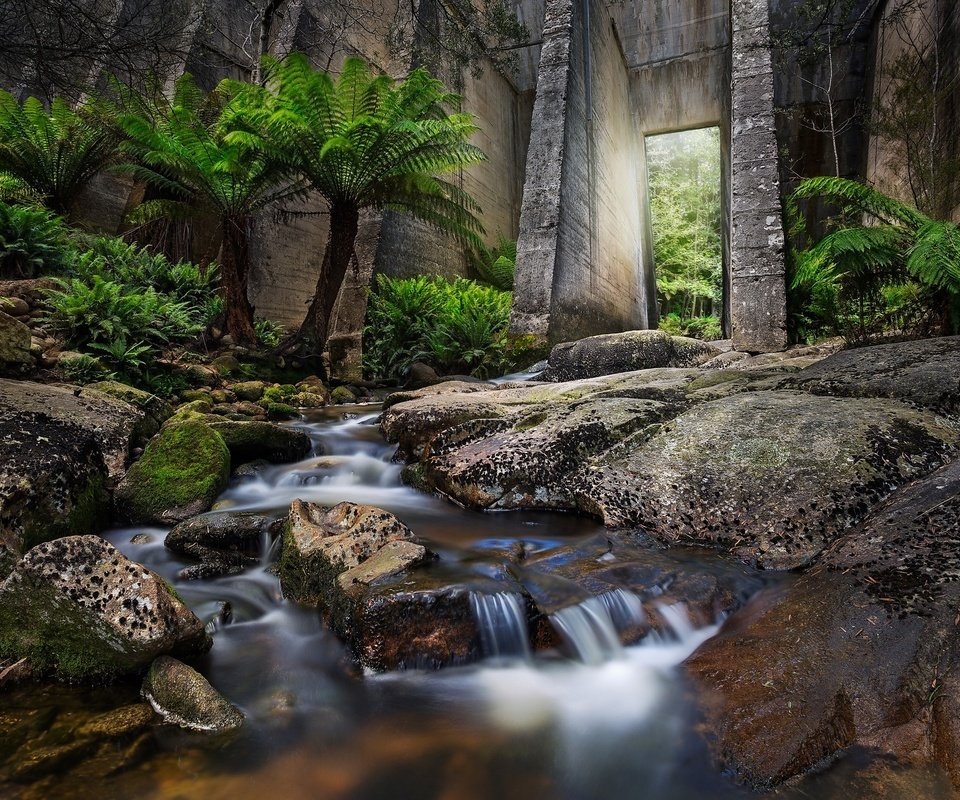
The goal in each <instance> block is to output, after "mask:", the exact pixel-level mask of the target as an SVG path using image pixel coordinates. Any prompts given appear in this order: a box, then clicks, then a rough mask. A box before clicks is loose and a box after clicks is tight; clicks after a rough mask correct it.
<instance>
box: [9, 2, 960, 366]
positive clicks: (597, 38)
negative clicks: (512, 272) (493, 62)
mask: <svg viewBox="0 0 960 800" xmlns="http://www.w3.org/2000/svg"><path fill="white" fill-rule="evenodd" d="M442 1H443V0H416V2H415V3H414V4H413V5H412V6H410V7H411V8H413V9H414V10H415V11H416V12H417V13H418V14H419V13H420V12H424V13H427V14H429V12H430V9H431V7H432V4H436V3H440V2H442ZM901 1H902V0H851V3H850V4H849V5H850V8H849V9H848V10H849V13H850V20H852V24H851V25H850V26H849V27H848V28H847V29H846V30H845V33H844V36H843V38H842V40H837V41H831V43H830V46H829V49H828V50H827V51H826V52H827V54H828V55H829V59H827V58H820V57H817V58H813V59H811V58H804V53H803V48H802V47H799V48H798V47H794V48H793V49H791V48H790V47H788V46H784V45H783V42H784V36H785V34H786V33H788V32H790V31H793V30H796V29H797V28H798V27H802V25H801V24H800V23H799V20H800V19H801V17H802V13H803V10H804V7H805V4H808V0H683V1H682V2H681V1H680V0H618V1H617V2H613V3H611V2H607V0H511V2H510V5H511V6H512V7H513V8H514V10H515V11H516V13H517V15H518V17H520V18H521V19H522V20H523V22H524V23H525V24H526V26H527V28H528V30H529V32H530V42H529V44H528V45H527V46H526V47H523V48H521V49H519V50H518V55H519V59H518V67H517V69H516V70H515V71H514V72H513V73H512V74H504V73H503V72H501V71H498V70H496V69H493V68H492V67H488V68H487V69H486V70H485V71H484V72H483V75H482V76H481V77H478V78H477V77H473V76H471V75H469V74H464V75H463V76H461V77H462V81H463V96H464V109H465V110H467V111H470V112H472V113H473V114H475V116H476V119H477V122H478V124H479V126H480V128H481V133H480V135H479V136H478V139H477V144H479V145H480V146H481V147H482V148H483V149H484V150H485V151H486V152H487V154H488V155H489V161H488V162H486V163H485V164H482V165H479V166H478V167H476V168H473V169H470V170H468V171H466V172H465V173H464V174H463V175H462V176H461V182H462V186H463V188H464V189H466V190H467V191H468V192H470V193H471V194H473V195H474V196H475V197H476V198H477V199H478V200H479V201H480V203H481V205H482V207H483V209H484V213H483V222H484V224H485V227H486V229H487V232H488V236H489V239H490V241H491V243H492V242H495V241H496V239H497V237H498V236H500V235H503V236H506V237H508V238H516V239H517V240H518V259H517V274H516V288H515V293H514V308H513V314H512V317H511V332H512V334H513V335H515V336H518V337H526V338H528V340H531V341H534V342H538V343H541V344H544V345H546V344H553V343H555V342H558V341H562V340H568V339H574V338H579V337H582V336H587V335H591V334H598V333H609V332H615V331H622V330H628V329H634V328H646V327H655V326H656V324H657V297H656V284H655V265H654V263H653V232H652V229H651V227H652V226H651V219H650V216H651V215H650V203H649V198H648V190H647V178H646V171H647V167H646V144H645V143H646V137H647V136H650V135H654V134H660V133H667V132H675V131H683V130H689V129H694V128H701V127H708V126H717V127H718V128H719V130H720V140H721V150H722V152H721V161H722V183H723V187H722V192H721V195H722V203H723V210H722V218H723V228H724V230H723V244H724V248H723V250H724V284H725V291H724V315H723V316H724V327H725V330H726V331H727V333H728V334H729V335H730V336H731V337H732V339H733V342H734V346H735V347H736V348H737V349H739V350H744V351H751V352H766V351H776V350H781V349H783V348H784V347H786V345H787V343H788V332H787V275H786V263H785V221H784V214H783V203H784V196H785V193H786V192H788V191H789V190H790V188H792V186H793V185H795V183H796V181H797V180H798V179H799V178H801V177H803V176H809V175H818V174H839V175H844V176H848V177H860V178H863V177H869V178H870V179H872V180H874V181H876V182H877V183H878V184H880V185H881V186H883V187H884V188H887V189H888V190H889V191H892V192H894V193H898V194H900V195H901V196H904V195H905V193H906V188H905V187H904V186H903V185H902V181H900V182H898V180H897V175H898V172H899V168H898V166H897V163H896V160H895V158H894V157H893V156H892V154H891V153H890V152H888V151H887V150H885V148H884V144H883V142H881V141H878V140H877V139H876V137H874V139H872V140H871V139H870V138H869V137H868V135H867V134H866V132H865V127H864V125H863V124H857V125H849V126H845V127H844V129H843V130H842V131H840V132H835V135H832V136H831V135H828V134H827V133H825V132H824V130H823V129H822V128H823V126H822V125H819V126H818V125H811V124H810V123H809V119H810V117H811V109H817V108H820V107H822V106H823V105H824V100H825V98H826V99H828V100H829V101H830V106H831V108H832V109H836V110H838V111H837V113H842V114H845V115H852V114H853V113H854V112H855V111H858V110H860V109H862V108H863V107H865V106H867V105H869V101H870V99H871V98H872V97H874V96H876V94H877V93H878V92H882V91H883V90H884V88H883V87H884V81H883V74H884V65H885V64H887V63H889V62H890V61H891V60H892V59H894V58H896V56H897V54H898V52H899V50H898V48H897V46H895V42H893V41H892V37H890V36H885V35H884V30H885V29H884V19H885V16H887V15H889V13H890V11H891V9H892V8H894V7H896V5H897V4H898V3H899V2H901ZM118 2H119V0H118ZM123 2H126V3H132V2H134V0H123ZM189 3H190V5H191V7H192V9H193V11H192V13H191V14H190V15H187V18H188V20H190V22H189V23H188V24H185V28H184V30H183V32H182V37H181V38H182V42H181V44H182V46H183V51H184V57H183V59H182V60H181V62H180V64H179V66H178V68H177V69H175V70H173V72H174V73H176V72H177V71H178V70H179V71H182V70H189V71H191V72H193V73H194V74H195V75H197V76H198V77H199V79H200V80H201V82H202V83H203V84H205V85H208V86H212V85H213V84H214V83H215V82H216V81H217V80H218V79H219V78H221V77H224V76H231V77H244V76H246V75H248V74H249V71H250V64H251V58H250V52H249V40H250V31H251V30H253V28H252V27H251V26H252V22H251V19H250V18H249V15H250V13H251V11H250V9H251V8H252V7H253V6H252V5H251V4H248V3H245V2H241V0H189ZM121 4H122V3H121ZM335 7H336V3H325V2H321V0H286V2H284V3H281V4H280V12H279V13H278V18H277V23H276V24H275V25H274V26H273V27H272V29H271V32H270V39H269V51H270V52H272V53H274V54H277V55H283V54H284V53H287V52H290V51H292V50H300V51H303V52H306V53H307V54H308V55H309V56H310V57H311V59H312V60H313V61H314V62H315V63H316V64H317V65H318V66H322V67H325V68H334V69H335V68H336V66H337V65H338V63H340V61H342V58H343V57H344V56H345V55H346V54H348V53H360V54H362V55H364V56H365V57H367V58H368V59H370V60H371V61H372V62H373V63H375V64H377V65H378V66H380V67H381V68H382V69H384V70H385V71H387V72H390V73H392V74H396V75H401V74H403V73H404V72H405V71H406V70H407V69H409V67H410V66H411V64H412V63H414V62H415V57H414V56H413V55H411V54H410V53H407V54H405V55H400V56H398V55H397V54H396V53H395V52H392V51H390V50H389V49H388V48H387V47H386V44H385V42H386V41H387V39H388V36H389V34H391V32H395V31H394V30H393V29H394V28H395V27H396V25H397V24H398V22H397V20H398V19H399V17H398V14H399V13H400V11H401V10H402V9H403V8H404V7H405V6H402V5H401V4H399V3H397V2H396V0H376V2H372V3H367V4H364V3H361V4H360V5H359V6H357V7H358V8H363V9H366V12H365V13H367V16H366V17H365V18H364V24H363V25H353V26H351V25H340V26H339V27H338V26H337V25H336V24H334V22H335V21H331V14H333V11H331V9H333V8H335ZM924 7H925V9H926V11H925V12H924V13H925V14H927V16H929V15H930V14H934V16H935V17H936V21H937V25H936V26H930V25H927V26H926V27H924V26H923V25H920V24H919V23H918V24H917V25H915V26H914V27H915V28H916V31H917V36H918V37H920V38H923V37H924V36H926V38H927V40H928V41H927V44H928V45H929V44H931V42H930V41H929V40H931V38H932V39H935V40H936V43H937V44H938V46H939V47H940V49H941V50H942V51H943V52H944V53H945V57H944V69H945V74H949V75H952V76H953V80H954V86H955V87H956V88H955V89H954V92H953V95H952V97H953V99H952V100H950V102H948V103H947V105H948V106H949V108H945V109H944V111H943V113H944V118H945V121H947V122H948V123H949V124H950V125H951V126H952V127H951V128H950V130H951V131H952V136H953V147H954V150H955V153H956V154H957V155H960V134H958V133H957V131H958V130H960V125H958V124H957V121H958V119H960V113H958V109H960V99H958V98H960V80H957V74H958V69H960V65H958V61H960V55H958V53H960V46H958V42H960V7H958V6H957V5H956V4H955V3H954V2H952V0H926V3H925V6H924ZM416 18H418V17H417V16H416V14H414V15H412V16H411V17H410V18H409V19H407V21H406V22H405V23H404V24H406V25H408V26H412V27H411V29H410V30H409V31H408V33H409V34H410V38H411V41H417V33H418V31H417V30H416V25H417V23H416V21H415V19H416ZM930 31H934V33H932V34H931V33H930ZM421 46H428V45H422V44H421ZM901 49H902V48H901ZM807 55H809V53H808V54H807ZM106 66H107V67H108V66H109V65H106ZM169 77H170V79H171V80H172V79H173V78H174V77H175V74H171V75H170V76H169ZM446 77H449V76H446ZM21 88H22V89H23V88H26V89H28V88H29V87H21ZM133 188H135V187H131V185H130V184H129V183H127V184H124V183H118V182H116V181H112V182H101V183H100V184H99V185H98V186H95V187H94V188H93V190H92V192H91V200H90V202H89V203H88V205H89V207H90V209H91V214H92V217H94V218H96V219H97V220H98V222H99V224H101V225H103V226H104V227H106V228H107V229H111V230H116V229H117V228H119V227H120V225H121V220H122V217H123V213H124V211H125V209H128V208H129V205H130V192H131V190H132V189H133ZM958 199H960V195H958V196H956V197H955V198H954V203H956V201H957V200H958ZM299 210H304V211H310V212H314V213H313V214H311V215H309V216H301V217H298V218H295V219H292V220H288V221H287V222H286V223H281V222H279V221H278V220H277V219H276V217H275V216H274V215H272V214H264V215H263V216H262V218H261V219H260V220H259V221H258V222H257V226H256V234H255V237H254V244H253V247H252V257H253V261H254V267H253V274H252V275H251V299H252V301H253V303H254V305H255V307H256V309H257V311H258V313H259V314H261V315H264V316H267V317H270V318H273V319H276V320H278V321H280V322H283V323H285V324H289V325H293V324H296V323H298V322H299V321H300V319H301V318H302V317H303V314H304V312H305V309H306V303H307V302H308V300H309V297H310V295H311V294H312V289H313V286H314V283H315V280H316V275H317V271H318V269H319V265H320V261H321V259H322V256H323V249H324V246H325V243H326V236H327V221H326V217H325V216H324V213H323V212H324V209H323V208H322V207H319V206H313V207H311V206H309V205H307V206H304V207H303V208H301V209H299ZM954 213H960V206H958V207H957V209H956V211H955V212H954ZM466 270H467V261H466V258H465V256H464V253H463V252H462V251H461V250H459V249H458V248H457V247H456V246H455V245H454V244H453V243H451V242H450V241H449V240H447V239H445V238H444V237H442V236H439V235H438V234H436V233H435V232H433V231H431V230H429V229H428V228H426V227H425V226H423V225H420V224H417V223H414V222H412V221H410V220H409V219H406V218H403V217H400V216H398V215H395V214H391V213H386V214H382V215H370V216H369V217H367V218H366V219H365V220H364V222H363V229H362V234H361V237H360V243H359V247H358V253H357V259H356V261H355V269H354V271H353V272H352V273H351V274H350V275H349V276H348V280H347V283H346V285H345V286H344V287H343V290H342V292H341V295H340V298H339V301H338V307H337V312H336V336H335V338H334V341H333V342H332V344H331V355H332V356H333V357H334V361H335V362H337V368H338V369H339V371H340V372H341V374H343V375H351V374H356V372H357V370H358V369H359V362H358V353H359V343H360V331H361V330H362V324H363V318H364V314H365V307H366V289H367V287H368V286H369V284H370V281H371V278H372V276H373V275H374V274H376V273H385V274H389V275H410V274H415V273H428V274H430V273H432V274H439V275H446V276H448V277H449V276H454V275H459V274H464V273H465V272H466Z"/></svg>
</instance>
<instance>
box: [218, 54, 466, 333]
mask: <svg viewBox="0 0 960 800" xmlns="http://www.w3.org/2000/svg"><path fill="white" fill-rule="evenodd" d="M266 83H267V85H266V88H260V87H249V88H248V89H247V90H245V91H244V92H242V93H241V97H244V98H246V103H245V104H244V105H243V107H242V111H241V112H239V113H238V115H237V116H238V119H242V121H243V123H244V124H246V125H248V126H249V131H250V132H249V134H241V133H240V132H235V133H232V134H231V135H230V136H229V137H228V140H229V141H230V142H233V143H237V144H238V145H241V144H244V145H249V146H251V147H256V148H258V149H259V150H261V151H262V152H265V153H278V154H282V155H283V157H285V158H289V159H291V161H290V163H291V165H292V166H294V167H295V169H296V171H297V172H298V173H299V174H300V175H302V176H303V177H304V178H305V179H306V180H307V182H308V183H309V185H310V187H311V188H312V189H313V190H314V191H315V192H316V193H317V194H319V195H320V196H321V197H322V198H323V199H324V200H325V201H326V203H327V205H328V208H329V214H330V234H329V239H328V242H327V250H326V255H325V257H324V260H323V263H322V266H321V270H320V276H319V279H318V281H317V285H316V289H315V292H314V297H313V301H312V302H311V304H310V309H309V311H308V313H307V317H306V319H305V320H304V323H303V325H302V326H301V329H300V333H299V336H300V337H302V338H307V339H312V340H314V341H316V342H318V343H322V342H325V341H326V339H327V333H328V326H329V321H330V315H331V312H332V311H333V306H334V303H335V301H336V297H337V293H338V291H339V289H340V286H341V284H342V283H343V279H344V276H345V275H346V271H347V269H348V267H349V265H350V261H351V259H352V258H353V256H354V243H355V240H356V236H357V232H358V229H359V220H360V212H361V211H362V210H363V209H377V210H386V209H389V210H394V211H398V212H400V213H403V214H407V215H410V216H412V217H414V218H416V219H419V220H422V221H424V222H426V223H428V224H429V225H431V226H433V227H435V228H437V229H438V230H440V231H442V232H444V233H446V234H448V235H451V236H453V237H455V238H456V239H458V240H459V241H460V242H462V243H464V244H467V245H474V246H475V245H477V244H479V242H480V239H479V234H480V233H481V232H482V227H481V225H480V222H479V221H478V220H477V217H476V216H475V214H474V212H475V211H477V210H478V207H477V204H476V202H475V201H474V200H473V199H472V198H471V197H470V196H469V195H468V194H467V193H466V192H464V191H463V190H462V189H461V188H460V186H459V185H458V183H457V182H454V181H447V180H443V179H442V178H441V177H439V176H443V175H450V174H457V173H459V171H460V170H461V169H462V168H463V167H467V166H470V165H471V164H475V163H477V162H479V161H482V160H483V159H484V155H483V153H482V152H481V151H480V150H479V149H478V148H477V147H474V146H473V145H471V144H469V143H468V140H469V138H470V137H471V136H472V135H473V133H474V132H475V131H476V130H477V128H476V126H475V125H474V124H473V119H472V117H471V116H470V115H469V114H460V113H449V112H448V111H447V109H448V108H450V107H455V106H456V105H457V104H458V103H459V101H460V98H459V97H457V96H456V95H454V94H451V93H449V92H447V90H446V89H445V88H444V87H443V84H442V83H440V81H438V80H436V79H434V78H432V77H430V75H429V74H428V73H427V72H426V71H424V70H422V69H417V70H414V71H413V72H412V73H410V75H409V76H408V77H407V78H406V79H405V80H403V81H400V82H397V83H395V82H394V81H393V80H392V79H391V78H390V77H389V76H387V75H382V74H378V73H377V72H376V71H375V70H374V69H373V68H371V67H370V66H369V65H368V64H366V63H365V62H364V61H363V60H362V59H359V58H348V59H347V60H346V62H345V63H344V65H343V69H342V70H341V72H340V75H339V77H338V78H337V80H336V81H334V80H333V79H332V78H331V77H330V75H328V74H327V73H325V72H321V71H317V70H314V69H313V68H312V67H311V66H310V63H309V61H308V60H307V58H306V56H304V55H302V54H296V53H295V54H292V55H290V56H288V57H287V58H286V59H284V60H283V61H280V62H277V61H272V62H268V73H267V81H266Z"/></svg>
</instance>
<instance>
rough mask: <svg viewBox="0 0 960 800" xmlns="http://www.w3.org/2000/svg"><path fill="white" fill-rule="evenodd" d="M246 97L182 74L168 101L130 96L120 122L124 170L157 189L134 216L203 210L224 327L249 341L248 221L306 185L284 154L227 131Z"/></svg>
mask: <svg viewBox="0 0 960 800" xmlns="http://www.w3.org/2000/svg"><path fill="white" fill-rule="evenodd" d="M241 95H242V97H243V99H242V100H241V99H240V96H241ZM248 101H249V96H248V95H247V94H244V93H243V92H242V91H240V87H239V85H237V84H234V83H230V82H226V81H225V82H223V83H221V84H220V85H219V86H218V87H217V89H215V90H214V91H212V92H210V93H209V94H206V93H204V92H203V91H202V90H200V89H199V88H198V87H197V85H196V83H195V81H194V80H193V78H192V76H190V75H189V74H187V75H184V76H183V77H182V78H181V79H180V80H179V81H177V84H176V88H175V90H174V94H173V97H172V99H171V100H170V101H169V102H167V101H164V100H162V99H159V100H157V102H156V104H154V105H150V104H149V103H145V102H144V103H136V102H131V101H130V99H129V98H128V99H127V106H128V107H127V108H126V109H125V110H124V111H122V112H121V113H119V115H118V124H119V126H120V128H121V129H122V130H123V133H124V135H125V137H126V139H125V141H124V143H123V151H124V153H125V155H126V156H127V157H128V163H127V164H125V166H124V169H126V170H127V171H129V172H130V173H132V174H133V175H134V176H135V177H136V178H138V179H140V180H142V181H144V182H146V183H147V184H149V185H150V186H151V187H153V189H154V190H155V191H156V192H158V193H159V194H160V197H159V198H157V199H153V200H148V201H146V202H144V203H142V204H141V205H140V206H138V208H137V209H136V210H135V211H134V213H133V215H132V216H131V221H133V222H136V223H141V224H146V223H150V222H154V221H157V220H160V219H188V218H191V217H193V216H197V215H201V216H203V215H205V216H209V217H211V218H213V219H215V220H217V221H218V222H219V224H220V227H221V229H222V231H223V234H224V246H223V249H222V263H221V280H222V283H223V290H224V300H225V309H224V310H225V315H226V322H227V328H228V329H229V331H230V333H231V335H232V336H233V337H234V339H235V340H236V341H237V342H239V343H246V344H252V343H253V340H254V331H253V309H252V307H251V306H250V303H249V301H248V300H247V274H248V271H249V254H248V236H249V227H250V220H251V217H252V215H253V214H254V213H256V212H257V211H259V210H261V209H263V208H266V207H267V206H269V205H271V204H273V203H275V202H279V201H280V200H283V199H286V198H291V197H296V196H299V195H302V194H303V191H304V188H305V185H304V183H303V182H302V181H300V180H298V179H296V178H295V177H294V176H293V174H292V172H291V170H290V168H289V162H290V158H289V156H285V155H284V154H279V153H276V152H273V151H272V150H271V148H269V147H267V146H264V143H263V142H261V141H259V140H258V141H252V140H251V138H250V137H249V136H232V135H231V134H232V133H235V132H237V126H238V125H240V124H241V123H242V121H243V119H244V112H245V110H247V108H248V106H247V104H248Z"/></svg>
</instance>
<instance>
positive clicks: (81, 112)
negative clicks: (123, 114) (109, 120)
mask: <svg viewBox="0 0 960 800" xmlns="http://www.w3.org/2000/svg"><path fill="white" fill-rule="evenodd" d="M88 112H89V109H87V108H86V107H80V108H77V109H73V108H71V107H70V106H69V105H68V104H67V103H66V102H65V101H63V100H61V99H56V100H54V101H53V103H52V104H51V105H50V108H49V110H48V109H47V108H46V107H45V106H44V104H43V103H42V102H41V101H40V100H38V99H37V98H35V97H28V98H27V99H26V100H24V102H23V103H22V104H21V103H19V102H17V100H16V99H15V98H14V97H13V95H11V94H10V93H9V92H3V91H0V199H3V200H9V201H19V202H33V203H44V204H47V205H49V206H50V207H51V208H53V209H54V210H56V211H58V212H61V213H62V212H66V211H68V210H69V206H70V204H71V203H72V202H73V200H75V199H76V197H77V195H78V194H79V193H80V191H81V190H82V189H83V187H84V186H86V184H87V183H88V182H89V181H90V179H91V178H92V177H93V176H94V175H95V174H96V173H98V172H99V171H100V170H102V169H103V168H104V167H105V166H107V165H108V164H110V163H111V162H112V161H113V160H114V159H115V158H116V155H117V140H116V136H115V135H114V133H113V131H111V130H110V128H109V127H108V126H107V125H105V124H104V123H103V122H102V121H101V119H100V118H99V117H98V116H97V115H95V114H91V113H88Z"/></svg>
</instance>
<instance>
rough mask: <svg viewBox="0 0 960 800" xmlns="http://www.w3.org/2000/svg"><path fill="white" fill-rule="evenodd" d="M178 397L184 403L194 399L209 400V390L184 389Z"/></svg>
mask: <svg viewBox="0 0 960 800" xmlns="http://www.w3.org/2000/svg"><path fill="white" fill-rule="evenodd" d="M180 399H181V400H183V402H184V403H192V402H194V401H196V400H205V401H207V402H209V401H210V391H209V390H205V389H184V390H183V391H182V392H180Z"/></svg>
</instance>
